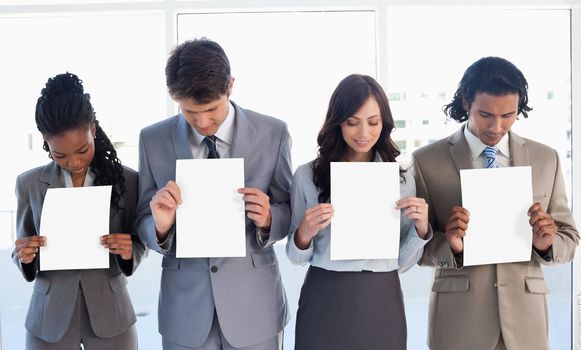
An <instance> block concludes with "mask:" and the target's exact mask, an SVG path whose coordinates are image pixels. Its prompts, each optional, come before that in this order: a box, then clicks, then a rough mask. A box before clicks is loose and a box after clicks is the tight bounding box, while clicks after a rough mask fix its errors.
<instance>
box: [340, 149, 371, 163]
mask: <svg viewBox="0 0 581 350" xmlns="http://www.w3.org/2000/svg"><path fill="white" fill-rule="evenodd" d="M373 154H374V152H373V150H371V151H369V152H367V153H355V152H352V151H351V150H349V152H347V155H346V156H345V160H346V161H347V162H371V161H372V160H373Z"/></svg>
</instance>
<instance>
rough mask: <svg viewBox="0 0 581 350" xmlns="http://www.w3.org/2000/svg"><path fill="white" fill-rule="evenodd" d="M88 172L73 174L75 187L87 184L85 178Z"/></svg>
mask: <svg viewBox="0 0 581 350" xmlns="http://www.w3.org/2000/svg"><path fill="white" fill-rule="evenodd" d="M86 175H87V172H85V173H83V174H78V175H77V174H71V179H72V180H73V187H83V185H84V184H85V176H86Z"/></svg>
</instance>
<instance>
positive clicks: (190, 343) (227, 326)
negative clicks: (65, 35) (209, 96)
mask: <svg viewBox="0 0 581 350" xmlns="http://www.w3.org/2000/svg"><path fill="white" fill-rule="evenodd" d="M234 108H235V109H236V112H235V113H236V114H235V131H234V139H233V142H232V146H231V148H230V154H231V157H232V158H244V176H245V185H246V187H256V188H259V189H260V190H262V191H263V192H264V193H266V194H268V195H269V196H270V204H271V213H272V225H271V229H270V243H272V242H274V241H278V240H281V239H283V238H285V237H286V235H287V234H288V228H289V223H290V209H289V202H290V199H289V198H290V193H289V192H290V186H291V179H292V170H291V161H290V136H289V133H288V131H287V127H286V124H285V123H284V122H282V121H280V120H278V119H275V118H272V117H267V116H264V115H260V114H258V113H255V112H252V111H249V110H245V109H242V108H240V107H238V106H236V105H234ZM191 132H192V131H191V127H190V125H189V124H188V123H187V122H186V120H185V119H184V118H183V117H182V116H181V115H176V116H173V117H170V118H168V119H166V120H163V121H161V122H159V123H157V124H154V125H151V126H149V127H147V128H145V129H143V130H142V131H141V135H140V139H139V179H140V180H139V203H138V206H137V230H138V232H139V236H140V237H141V239H142V240H143V241H144V242H146V244H147V246H148V247H149V248H150V249H152V250H155V251H157V252H160V253H162V254H164V255H165V256H164V258H163V262H162V267H163V271H162V277H161V290H160V296H159V311H158V317H159V331H160V333H161V335H162V336H163V337H164V338H165V339H166V340H168V341H170V342H172V343H175V344H179V345H182V346H187V347H194V348H195V347H198V346H200V345H201V344H202V343H203V342H204V340H205V339H206V338H207V336H208V332H209V331H210V327H211V325H212V317H213V316H214V309H215V310H216V312H217V315H218V319H219V322H220V326H221V329H222V332H223V333H224V336H225V337H226V339H227V340H228V342H229V343H230V344H232V345H233V346H235V347H247V346H250V345H252V344H256V343H259V342H261V341H264V340H267V339H270V338H273V337H274V336H276V335H277V333H278V332H280V331H281V330H282V329H283V328H284V326H285V324H286V323H287V322H288V319H289V314H288V307H287V303H286V296H285V292H284V289H283V286H282V282H281V277H280V272H279V269H278V262H277V259H276V255H275V253H274V250H273V248H272V245H271V244H268V245H267V247H266V248H263V247H261V246H259V244H258V243H257V239H256V227H255V226H254V223H253V222H252V221H251V220H249V219H248V218H247V219H246V256H245V257H239V258H210V259H207V258H198V259H177V258H176V257H175V241H176V240H175V239H174V240H173V244H172V246H171V248H170V249H168V250H167V251H166V250H163V249H161V247H160V246H159V244H158V242H157V238H156V234H155V225H154V223H153V219H152V217H151V210H150V207H149V202H150V201H151V198H152V196H153V195H154V194H155V192H156V191H157V190H158V189H159V188H161V187H163V186H165V185H166V183H167V182H168V181H169V180H175V166H176V159H191V158H192V150H191V143H190V134H191ZM174 234H175V230H172V232H171V233H170V235H174ZM178 234H179V233H178ZM209 234H210V233H209ZM216 243H218V242H216Z"/></svg>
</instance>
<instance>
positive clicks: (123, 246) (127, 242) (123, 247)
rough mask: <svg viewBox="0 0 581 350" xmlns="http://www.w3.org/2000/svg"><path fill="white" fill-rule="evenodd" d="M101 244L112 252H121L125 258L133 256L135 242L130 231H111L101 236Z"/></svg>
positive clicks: (128, 258)
mask: <svg viewBox="0 0 581 350" xmlns="http://www.w3.org/2000/svg"><path fill="white" fill-rule="evenodd" d="M101 245H103V247H105V248H107V249H109V252H110V253H111V254H119V255H121V258H122V259H123V260H130V259H131V258H132V257H133V242H132V241H131V235H130V234H129V233H111V234H108V235H105V236H101Z"/></svg>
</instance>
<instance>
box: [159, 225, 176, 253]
mask: <svg viewBox="0 0 581 350" xmlns="http://www.w3.org/2000/svg"><path fill="white" fill-rule="evenodd" d="M174 237H175V225H173V226H172V227H171V229H170V230H169V232H168V234H167V236H166V237H165V239H164V240H163V241H161V242H160V241H159V239H157V235H156V238H155V239H156V241H157V244H158V245H159V248H160V250H161V253H162V254H167V253H168V252H169V250H170V248H171V246H172V244H173V241H174Z"/></svg>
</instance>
